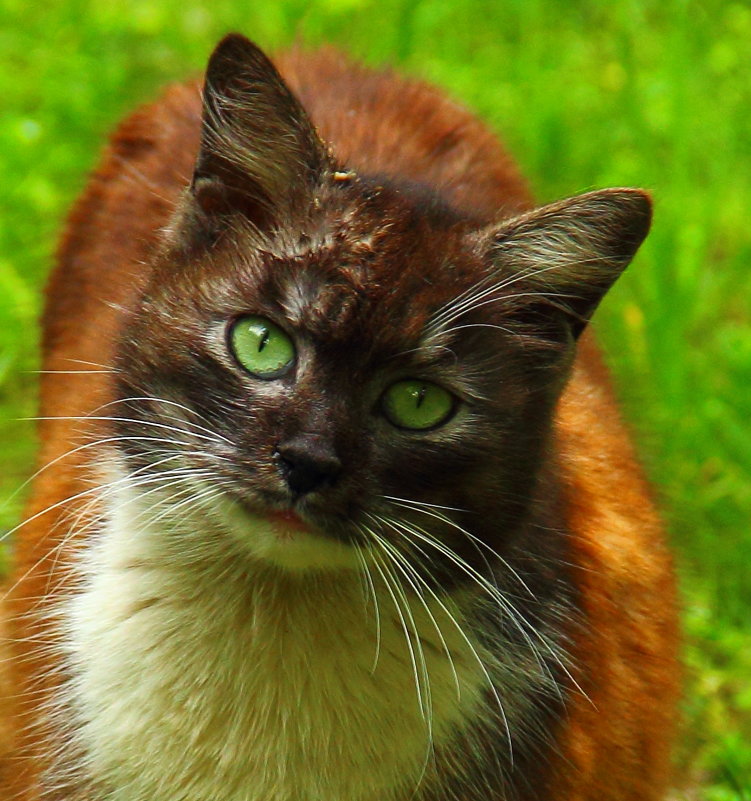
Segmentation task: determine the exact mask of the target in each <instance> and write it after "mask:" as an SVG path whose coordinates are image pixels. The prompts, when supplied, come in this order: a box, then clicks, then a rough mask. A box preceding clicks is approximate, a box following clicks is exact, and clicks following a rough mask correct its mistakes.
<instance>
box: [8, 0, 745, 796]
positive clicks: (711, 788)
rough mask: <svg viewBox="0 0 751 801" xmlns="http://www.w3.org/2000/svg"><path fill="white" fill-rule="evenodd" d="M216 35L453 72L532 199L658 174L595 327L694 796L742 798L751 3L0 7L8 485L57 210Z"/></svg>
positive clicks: (459, 1)
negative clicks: (675, 654)
mask: <svg viewBox="0 0 751 801" xmlns="http://www.w3.org/2000/svg"><path fill="white" fill-rule="evenodd" d="M230 30H239V31H242V32H244V33H246V34H247V35H249V36H251V37H252V38H254V39H256V40H257V41H258V42H259V43H260V44H262V45H263V46H265V47H266V48H269V49H273V48H276V47H280V46H284V45H285V44H287V43H289V42H291V41H292V40H294V39H296V38H297V39H301V40H302V41H304V42H306V43H308V44H310V45H316V44H318V43H321V42H334V43H336V44H337V45H338V46H340V47H341V48H343V49H345V50H347V51H349V52H350V53H352V54H354V55H356V56H357V57H359V58H361V59H363V60H365V61H367V62H369V63H373V64H379V63H384V62H388V63H392V64H396V65H398V66H399V67H400V68H401V69H403V70H404V71H407V72H410V73H412V74H416V75H420V76H423V77H425V78H427V79H429V80H431V81H433V82H436V83H438V84H441V85H443V86H445V87H446V88H447V89H448V90H449V92H450V93H452V94H453V95H454V96H456V97H457V98H460V99H461V100H462V101H463V102H465V103H466V104H467V105H469V106H470V107H472V108H474V109H476V110H477V111H478V112H479V114H480V115H481V116H482V117H483V118H485V119H486V120H488V121H489V122H490V124H491V125H492V126H493V127H494V128H495V129H496V130H498V131H499V132H500V133H501V134H502V136H503V137H504V138H505V140H506V142H507V143H508V145H509V147H510V149H511V151H512V152H513V153H514V154H515V155H516V156H517V158H518V159H519V161H520V163H521V164H522V167H523V169H524V171H525V173H526V175H527V176H528V177H529V179H530V181H531V184H532V186H533V187H534V189H535V191H536V193H537V195H538V197H539V198H540V200H541V201H543V200H544V201H547V200H552V199H554V198H558V197H562V196H564V195H570V194H573V193H576V192H579V191H583V190H586V189H589V188H593V187H599V186H606V185H634V186H643V187H647V188H649V189H650V190H652V192H653V193H654V197H655V204H656V212H655V225H654V229H653V232H652V234H651V235H650V237H649V239H648V240H647V242H646V244H645V245H644V247H643V248H642V251H641V252H640V255H639V256H638V258H637V260H636V263H635V264H634V266H633V268H632V269H631V270H629V272H628V273H627V274H626V276H625V277H624V278H623V279H622V280H621V281H620V282H619V284H618V285H617V287H616V289H615V290H614V291H613V292H612V293H611V295H610V296H609V298H608V299H607V300H606V302H605V303H604V304H603V308H602V310H601V312H600V313H599V314H598V319H597V326H598V328H599V331H600V336H601V339H602V340H603V341H604V343H605V345H606V348H607V353H608V357H609V360H610V362H611V363H612V365H613V367H614V369H615V372H616V376H617V379H618V384H619V389H620V392H621V395H622V398H623V401H624V406H625V410H626V414H627V417H628V418H629V419H630V421H631V422H632V425H633V427H634V428H635V430H636V431H637V433H638V435H639V436H640V438H641V440H642V451H643V453H644V455H645V459H646V461H647V464H648V467H649V470H650V473H651V475H652V477H653V479H654V481H655V483H656V485H657V486H658V488H659V492H660V493H661V495H662V497H663V499H664V506H665V509H666V517H667V518H668V520H669V522H670V526H671V532H672V537H673V542H674V545H675V549H676V551H677V553H678V561H679V565H680V569H681V573H682V577H683V587H684V597H685V609H686V614H685V621H686V629H687V638H686V662H687V665H688V670H687V673H688V689H687V693H686V697H687V700H686V722H687V725H686V727H685V728H686V732H687V733H686V736H685V738H684V743H683V746H682V748H681V752H680V754H679V761H680V762H681V764H682V766H683V767H684V768H685V769H686V770H687V775H688V778H687V780H686V782H685V786H686V788H688V789H686V791H685V793H686V797H690V798H692V799H693V798H702V799H708V801H726V800H727V799H731V798H733V799H737V798H741V799H749V798H751V681H749V678H751V640H750V638H749V633H748V627H747V618H748V615H749V611H750V610H751V581H749V579H748V572H747V568H746V565H747V564H749V563H751V526H750V523H751V427H750V426H749V423H748V421H749V420H750V419H751V300H750V299H751V270H749V269H748V264H749V262H751V234H750V233H749V231H750V230H751V229H749V226H748V224H747V220H746V217H747V215H748V209H749V208H751V202H750V201H751V197H750V195H751V189H750V187H749V175H751V113H749V109H751V81H750V80H749V60H748V52H749V44H748V43H749V41H751V7H749V4H748V2H725V1H724V0H701V1H700V0H642V1H641V2H637V0H613V2H610V3H600V2H595V0H570V1H569V2H566V3H562V2H559V0H502V1H501V0H315V1H314V2H309V0H255V2H253V3H250V2H246V1H245V0H212V2H209V0H179V2H178V0H158V1H157V2H154V0H127V2H125V0H108V2H107V3H102V2H92V1H91V0H58V1H57V2H55V3H36V4H32V3H28V2H26V1H25V0H0V65H2V70H1V71H0V97H1V98H2V121H3V123H2V125H1V126H0V174H2V175H3V176H4V180H3V192H2V196H1V197H0V204H2V210H1V211H0V410H1V413H0V464H2V473H1V474H0V499H5V498H9V497H10V496H11V493H12V492H13V491H14V490H15V489H16V488H18V487H19V485H20V484H21V483H22V481H23V478H24V477H25V476H26V475H28V474H29V472H30V471H31V465H32V461H33V431H32V426H31V424H29V423H24V422H21V421H20V420H19V418H24V417H28V416H31V415H33V414H34V408H35V399H34V398H35V384H36V377H35V375H34V374H33V371H34V369H36V367H37V364H38V361H37V355H36V340H37V326H36V320H37V317H38V315H39V313H40V309H41V304H42V302H41V300H40V298H41V288H42V286H43V283H44V276H45V275H46V273H47V271H48V270H49V268H50V265H51V262H52V253H53V251H54V247H55V238H56V234H57V232H58V231H59V228H60V225H61V222H62V220H63V217H64V214H65V211H66V209H67V208H68V207H69V206H70V204H71V202H72V200H73V199H74V197H75V196H76V194H77V193H78V192H79V191H80V190H81V188H82V187H83V185H84V183H85V180H86V173H87V171H88V170H89V169H91V168H92V167H93V165H94V164H95V163H96V160H97V157H98V153H99V151H100V148H101V146H102V142H103V141H104V138H105V136H106V134H107V131H108V130H109V129H111V127H112V126H113V124H114V123H115V122H116V121H117V120H118V118H120V117H121V116H122V115H123V114H124V113H125V112H127V111H128V110H129V109H131V108H132V107H133V106H134V105H135V104H137V103H139V102H141V101H144V100H148V99H150V98H152V97H153V96H154V95H155V94H156V92H157V91H158V88H159V87H160V86H161V85H163V84H164V83H166V82H167V81H170V80H175V79H180V78H183V77H185V76H186V75H190V74H197V73H198V72H199V71H200V70H201V68H202V65H203V63H204V61H205V59H206V56H207V55H208V53H209V51H210V50H211V47H212V45H213V44H214V43H215V42H216V40H218V38H219V37H220V36H221V35H222V34H224V33H226V32H228V31H230ZM22 497H23V493H22V492H20V493H17V494H16V495H15V496H13V497H10V500H8V501H7V502H6V503H5V505H4V506H2V507H0V530H2V529H9V528H10V527H11V526H12V525H13V523H14V522H15V521H17V519H18V517H19V514H20V503H21V501H22Z"/></svg>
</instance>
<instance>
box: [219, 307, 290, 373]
mask: <svg viewBox="0 0 751 801" xmlns="http://www.w3.org/2000/svg"><path fill="white" fill-rule="evenodd" d="M230 344H231V347H232V352H233V353H234V354H235V358H236V359H237V361H238V362H240V364H241V365H242V366H243V367H244V368H245V369H246V370H247V371H248V372H249V373H252V374H253V375H255V376H258V377H259V378H277V377H278V376H280V375H282V374H283V373H284V372H286V370H287V368H288V367H289V366H290V365H291V364H292V362H293V361H294V358H295V346H294V345H293V344H292V340H291V339H290V338H289V336H288V335H287V334H285V333H284V331H282V329H281V328H279V326H278V325H275V324H274V323H272V322H271V320H267V319H266V318H265V317H256V316H255V315H251V316H248V317H241V318H240V319H239V320H237V322H236V323H235V324H234V325H233V326H232V329H231V331H230Z"/></svg>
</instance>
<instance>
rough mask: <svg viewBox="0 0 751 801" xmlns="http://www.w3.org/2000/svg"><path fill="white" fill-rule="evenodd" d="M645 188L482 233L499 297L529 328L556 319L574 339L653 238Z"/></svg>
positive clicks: (556, 208) (548, 209)
mask: <svg viewBox="0 0 751 801" xmlns="http://www.w3.org/2000/svg"><path fill="white" fill-rule="evenodd" d="M651 218H652V204H651V202H650V199H649V195H647V193H646V192H643V191H642V190H640V189H603V190H600V191H596V192H589V193H587V194H584V195H579V196H577V197H573V198H569V199H568V200H563V201H560V202H558V203H553V204H551V205H549V206H543V207H542V208H539V209H536V210H534V211H532V212H529V213H528V214H524V215H522V216H520V217H516V218H514V219H512V220H508V221H505V222H503V223H501V224H500V225H498V226H495V227H493V228H490V229H489V230H486V231H483V232H482V233H481V235H480V243H481V247H482V249H483V251H484V254H485V259H486V261H487V262H489V267H490V269H491V270H492V271H493V273H494V276H495V277H496V279H497V281H498V283H497V291H498V293H499V294H498V297H499V300H500V301H501V304H502V306H503V307H504V308H505V309H506V311H507V312H508V313H509V314H510V315H511V316H512V317H514V316H516V317H517V319H520V320H522V321H523V322H525V323H526V324H528V325H535V324H540V323H541V321H542V323H543V324H544V321H545V320H546V319H547V320H551V319H553V318H555V320H557V321H562V324H563V326H564V329H565V330H568V332H569V333H570V335H572V336H573V338H574V339H575V338H577V337H578V336H579V334H580V333H581V332H582V330H583V329H584V327H585V326H586V324H587V323H588V321H589V319H590V317H591V316H592V314H593V313H594V311H595V309H596V308H597V306H598V304H599V303H600V301H601V300H602V298H603V296H604V295H605V293H606V292H607V291H608V289H610V287H611V286H612V285H613V283H614V282H615V280H616V279H617V278H618V276H619V275H620V274H621V273H622V272H623V270H624V269H625V268H626V267H627V266H628V264H629V262H630V261H631V259H632V258H633V257H634V254H635V253H636V251H637V250H638V248H639V245H641V243H642V241H643V240H644V237H645V236H646V235H647V232H648V231H649V226H650V222H651Z"/></svg>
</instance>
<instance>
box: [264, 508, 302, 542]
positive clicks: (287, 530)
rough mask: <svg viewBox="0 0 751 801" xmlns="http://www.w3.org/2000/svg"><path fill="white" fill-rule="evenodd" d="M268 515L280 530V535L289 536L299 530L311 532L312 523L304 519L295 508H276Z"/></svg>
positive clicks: (277, 529) (274, 525) (272, 523)
mask: <svg viewBox="0 0 751 801" xmlns="http://www.w3.org/2000/svg"><path fill="white" fill-rule="evenodd" d="M266 517H268V519H269V520H270V521H271V525H272V526H273V527H274V529H275V530H276V531H277V532H278V535H279V536H280V537H289V536H290V535H294V534H295V533H298V532H306V533H310V531H311V526H310V523H308V522H307V521H305V520H303V519H302V518H301V517H300V515H298V514H297V512H295V511H294V510H293V509H286V510H274V511H272V512H269V513H268V514H267V515H266Z"/></svg>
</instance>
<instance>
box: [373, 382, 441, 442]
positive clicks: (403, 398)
mask: <svg viewBox="0 0 751 801" xmlns="http://www.w3.org/2000/svg"><path fill="white" fill-rule="evenodd" d="M455 407H456V401H455V398H454V396H453V395H452V394H451V393H450V392H447V391H446V390H445V389H443V387H439V386H438V385H437V384H431V383H430V381H419V380H417V379H415V378H408V379H406V380H404V381H397V382H396V384H392V385H391V386H390V387H389V388H388V389H387V390H386V392H385V393H384V395H383V411H384V414H385V415H386V417H387V418H388V420H389V421H390V422H391V423H393V424H394V425H395V426H398V427H399V428H411V429H414V430H423V429H427V428H435V427H436V426H439V425H441V423H445V422H446V421H447V420H448V419H449V417H451V415H452V414H453V412H454V409H455Z"/></svg>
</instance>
